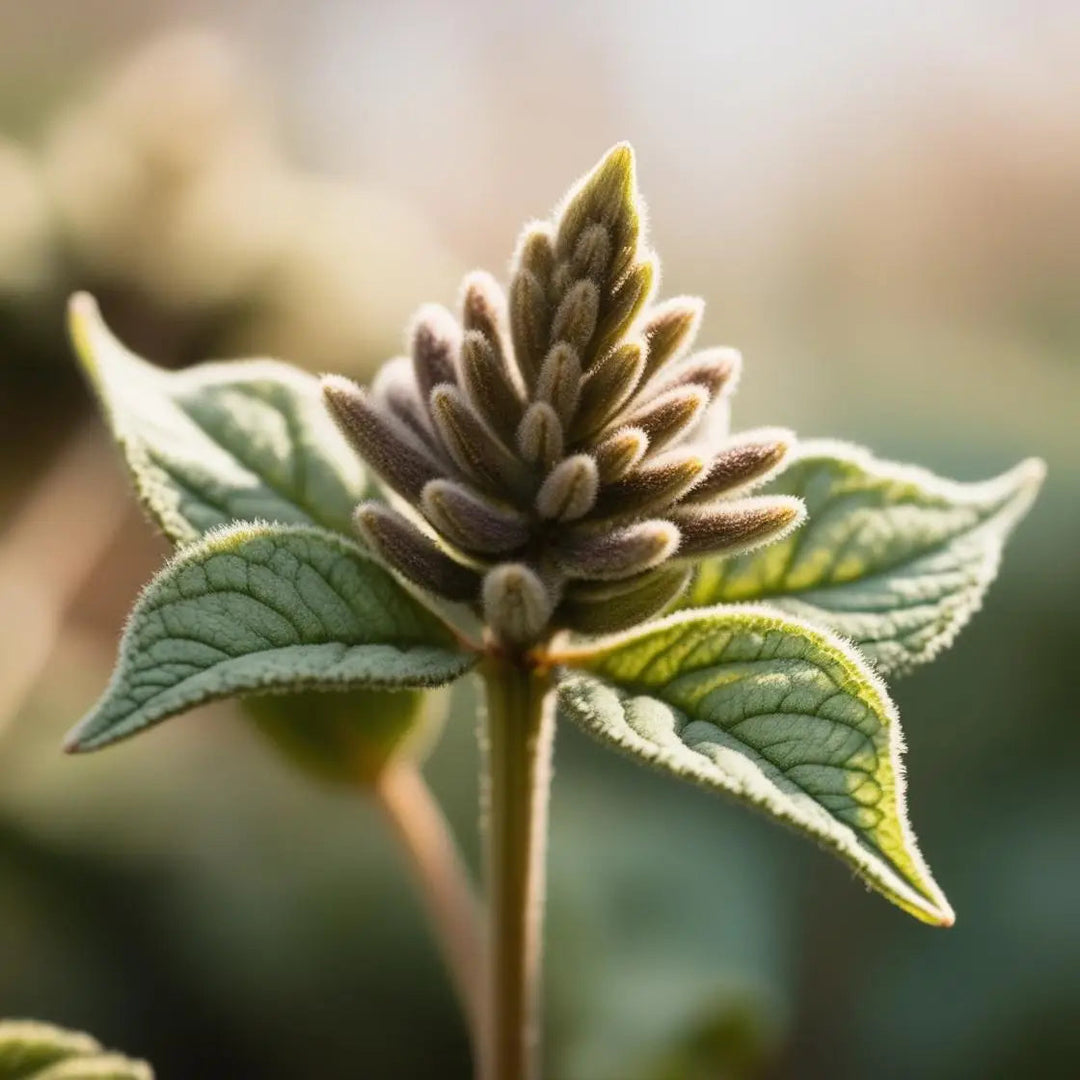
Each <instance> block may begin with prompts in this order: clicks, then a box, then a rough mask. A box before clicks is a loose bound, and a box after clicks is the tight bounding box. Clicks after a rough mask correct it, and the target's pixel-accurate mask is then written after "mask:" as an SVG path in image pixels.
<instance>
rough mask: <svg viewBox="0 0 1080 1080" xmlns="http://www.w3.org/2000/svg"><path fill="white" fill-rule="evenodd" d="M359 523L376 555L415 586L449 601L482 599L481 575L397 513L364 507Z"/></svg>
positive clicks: (360, 508) (374, 506)
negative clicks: (458, 560)
mask: <svg viewBox="0 0 1080 1080" xmlns="http://www.w3.org/2000/svg"><path fill="white" fill-rule="evenodd" d="M355 520H356V526H357V529H358V530H359V532H360V535H361V536H362V537H363V539H364V540H366V541H367V543H368V545H369V546H370V547H371V549H372V550H373V551H374V552H375V554H376V555H378V556H379V557H380V558H381V559H382V560H383V561H384V562H386V563H387V564H389V566H390V567H391V568H392V569H394V570H397V571H398V573H400V574H401V575H402V576H403V577H405V578H407V579H408V580H409V581H411V582H412V583H413V584H414V585H419V586H420V588H422V589H426V590H427V591H428V592H432V593H435V595H436V596H442V597H445V598H446V599H447V600H457V601H461V602H469V601H472V600H475V599H476V597H477V596H478V595H479V592H480V575H479V574H478V573H477V572H476V571H475V570H472V569H470V568H469V567H468V566H463V565H462V564H461V563H459V562H457V561H456V560H455V559H452V558H451V557H450V556H449V555H448V554H447V553H446V552H445V551H443V550H442V549H441V548H439V547H438V546H437V545H436V544H435V542H434V541H433V540H432V539H430V538H429V537H427V536H425V535H424V533H422V532H421V531H420V530H419V529H418V528H417V527H416V526H415V525H414V524H413V523H412V522H411V521H409V520H408V519H407V518H406V517H404V515H402V514H399V513H398V512H397V511H396V510H391V509H390V507H388V506H384V505H383V504H382V503H374V502H368V503H361V504H360V505H359V506H358V507H357V508H356V518H355Z"/></svg>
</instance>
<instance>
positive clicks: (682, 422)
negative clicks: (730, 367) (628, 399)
mask: <svg viewBox="0 0 1080 1080" xmlns="http://www.w3.org/2000/svg"><path fill="white" fill-rule="evenodd" d="M708 404H709V394H708V391H707V390H705V389H704V388H703V387H700V386H684V387H681V388H677V389H675V390H668V391H666V392H664V393H662V394H658V395H657V396H656V397H653V398H649V399H648V400H647V401H645V402H644V403H643V404H642V405H640V406H639V407H638V408H636V409H634V410H633V411H632V412H630V413H629V414H628V415H627V416H626V417H625V422H626V423H627V424H630V425H632V426H633V427H635V428H640V429H641V430H642V431H644V432H645V434H646V436H647V437H648V439H649V452H650V453H653V452H654V451H656V450H661V449H663V447H665V446H667V445H668V444H669V443H672V442H674V441H675V440H676V439H678V438H679V437H680V436H681V435H682V434H683V433H684V432H685V431H688V430H689V429H690V428H691V427H693V425H694V424H696V423H697V421H698V420H699V419H700V418H701V414H702V413H703V412H704V411H705V407H706V406H707V405H708Z"/></svg>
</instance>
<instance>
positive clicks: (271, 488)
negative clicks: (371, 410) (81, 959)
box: [70, 294, 366, 544]
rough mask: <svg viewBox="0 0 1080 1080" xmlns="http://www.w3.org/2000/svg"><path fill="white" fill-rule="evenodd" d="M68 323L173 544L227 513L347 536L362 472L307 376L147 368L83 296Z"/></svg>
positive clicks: (284, 370) (236, 365)
mask: <svg viewBox="0 0 1080 1080" xmlns="http://www.w3.org/2000/svg"><path fill="white" fill-rule="evenodd" d="M70 323H71V335H72V340H73V341H74V343H75V348H76V351H77V353H78V356H79V360H80V362H81V363H82V366H83V368H84V369H85V370H86V372H87V374H88V375H89V378H90V381H91V384H92V385H93V388H94V391H95V393H96V394H97V395H98V398H99V399H100V401H101V404H102V407H103V409H104V412H105V415H106V418H107V420H108V422H109V425H110V427H111V429H112V433H113V436H114V437H115V439H116V441H117V442H118V443H119V444H120V447H121V449H122V451H123V454H124V457H125V459H126V462H127V465H128V468H129V469H130V471H131V473H132V476H133V478H134V481H135V486H136V489H137V491H138V494H139V498H140V500H141V501H142V503H143V504H144V506H145V507H146V508H147V510H148V511H149V512H150V514H151V515H152V516H153V518H154V519H155V521H157V523H158V524H159V525H160V526H161V528H162V529H163V530H164V532H165V533H166V535H168V537H169V539H171V540H172V541H173V542H174V543H177V544H190V543H193V542H194V541H196V540H198V539H199V538H200V537H201V536H202V535H203V534H204V533H205V532H206V531H207V530H209V529H211V528H214V527H216V526H220V525H228V524H230V523H231V522H233V521H254V520H266V521H278V522H282V523H283V524H296V525H321V526H324V527H326V528H329V529H333V530H336V531H338V532H342V533H345V534H348V535H351V534H352V526H351V517H352V512H353V509H354V508H355V506H356V504H357V503H358V502H360V500H361V499H362V498H363V497H364V493H365V488H366V479H365V471H364V468H363V466H362V465H361V464H360V461H359V459H358V458H357V456H356V454H355V453H354V452H353V450H352V449H350V447H349V446H348V445H347V444H346V442H345V440H344V438H343V436H342V435H341V433H340V432H339V431H338V429H337V427H336V425H335V424H334V423H333V421H332V420H331V419H330V417H329V415H328V414H327V412H326V409H325V407H324V406H323V403H322V395H321V392H320V390H319V382H318V380H317V379H316V378H315V377H314V376H312V375H308V374H307V373H305V372H303V371H300V370H298V369H296V368H293V367H291V366H289V365H288V364H283V363H279V362H277V361H273V360H241V361H229V362H226V363H210V364H201V365H198V366H196V367H193V368H189V369H187V370H186V371H180V372H170V371H165V370H162V369H160V368H156V367H154V366H153V365H152V364H148V363H147V362H146V361H145V360H142V359H141V358H140V357H138V356H136V355H135V354H134V353H132V352H130V351H129V350H128V349H126V348H125V347H124V346H123V345H122V344H121V343H120V342H119V341H117V340H116V338H115V337H113V335H112V334H111V333H110V331H109V329H108V327H107V326H106V325H105V323H104V322H103V321H102V318H101V314H100V312H99V311H98V308H97V305H96V304H95V302H94V300H93V299H92V298H91V297H89V296H87V295H85V294H80V295H78V296H76V297H75V298H74V299H73V300H72V304H71V318H70Z"/></svg>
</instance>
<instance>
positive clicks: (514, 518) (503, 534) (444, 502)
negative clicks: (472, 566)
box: [420, 480, 529, 555]
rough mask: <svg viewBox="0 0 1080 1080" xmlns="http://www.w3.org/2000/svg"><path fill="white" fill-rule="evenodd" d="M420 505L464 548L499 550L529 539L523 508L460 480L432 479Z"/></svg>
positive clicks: (473, 550) (480, 552) (448, 536)
mask: <svg viewBox="0 0 1080 1080" xmlns="http://www.w3.org/2000/svg"><path fill="white" fill-rule="evenodd" d="M420 508H421V510H422V511H423V513H424V517H426V518H427V519H428V521H430V522H431V524H432V525H433V526H434V527H435V528H436V529H438V531H439V532H440V533H442V534H443V536H445V537H446V538H447V539H448V540H450V541H451V542H452V543H454V544H456V545H457V546H458V547H460V548H462V549H463V550H464V551H470V552H476V553H479V554H482V555H492V554H499V553H501V552H505V551H513V550H514V549H515V548H519V547H521V546H522V545H523V544H524V543H525V542H526V541H527V540H528V539H529V521H528V519H527V518H526V517H525V515H524V514H523V513H521V511H520V510H516V509H514V507H512V506H509V505H507V504H506V503H503V502H498V501H496V500H495V499H489V498H487V497H486V496H484V495H481V494H480V492H478V491H474V490H473V489H472V488H470V487H468V486H466V485H465V484H462V483H459V482H458V481H456V480H432V481H431V483H430V484H428V485H427V486H426V487H425V488H424V491H423V493H422V495H421V498H420Z"/></svg>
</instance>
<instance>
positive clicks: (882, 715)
mask: <svg viewBox="0 0 1080 1080" xmlns="http://www.w3.org/2000/svg"><path fill="white" fill-rule="evenodd" d="M556 660H557V662H558V663H561V664H563V663H564V664H567V665H570V666H571V667H572V668H576V669H579V670H577V671H564V672H563V675H562V678H561V680H560V683H559V690H558V693H559V701H560V704H561V706H562V708H563V710H564V711H565V713H566V714H567V715H569V716H570V717H571V718H572V719H574V720H575V721H577V723H579V724H580V725H581V726H582V727H584V728H585V729H586V730H587V731H589V732H591V733H592V734H593V735H595V736H597V737H598V738H599V739H601V740H603V741H605V742H608V743H611V744H612V745H614V746H616V747H618V748H619V749H621V750H624V751H625V752H627V753H628V754H630V755H631V756H632V757H635V758H637V759H639V760H642V761H645V762H648V763H650V764H652V765H656V766H659V767H660V768H662V769H664V770H666V771H668V772H671V773H674V774H675V775H676V776H680V777H682V778H684V779H687V780H691V781H694V782H696V783H698V784H701V785H703V786H705V787H707V788H711V789H713V790H716V791H723V792H727V793H729V794H731V795H734V796H735V797H736V798H738V799H741V800H742V801H744V802H747V803H749V804H751V805H753V806H756V807H758V808H760V809H761V810H764V811H765V812H766V813H768V814H770V815H771V816H772V817H774V818H777V819H779V820H780V821H783V822H786V823H788V824H790V825H793V826H795V827H796V828H797V829H800V830H801V831H803V832H805V833H807V834H808V835H810V836H811V837H813V838H815V839H816V840H818V841H819V842H820V843H821V844H823V845H824V846H825V847H827V848H830V849H832V850H833V851H834V852H836V854H838V855H840V856H841V857H842V858H844V859H845V860H847V862H848V863H850V864H851V866H852V867H853V868H854V869H855V871H856V872H857V873H859V874H860V875H861V876H862V877H864V878H865V879H866V881H867V882H869V884H870V885H872V886H873V887H874V888H875V889H877V890H878V891H879V892H881V893H883V894H884V895H885V896H887V897H888V898H889V899H890V900H892V901H893V902H894V903H895V904H897V905H899V906H900V907H902V908H903V909H904V910H905V911H908V912H910V913H911V914H912V915H914V916H916V917H917V918H919V919H922V920H923V921H925V922H930V923H935V924H938V925H942V926H947V925H950V924H951V923H952V921H953V914H952V911H951V909H950V908H949V904H948V902H947V901H946V899H945V897H944V896H943V895H942V893H941V891H940V890H939V889H938V887H937V885H936V884H935V883H934V880H933V878H932V877H931V875H930V871H929V870H928V869H927V867H926V865H925V863H924V862H923V860H922V857H921V856H920V855H919V851H918V848H917V847H916V844H915V838H914V836H913V834H912V832H911V829H910V827H909V825H908V823H907V816H906V809H905V801H904V776H903V770H902V768H901V765H900V752H901V746H902V743H901V737H900V727H899V721H898V718H897V715H896V709H895V707H894V706H893V703H892V702H891V701H890V700H889V697H888V695H887V693H886V691H885V688H884V686H883V685H882V684H881V682H880V680H879V679H878V678H877V677H876V676H875V675H874V673H873V672H872V671H870V670H869V669H868V667H867V666H866V663H865V661H864V660H863V659H862V658H861V657H860V656H859V655H858V653H856V652H855V650H854V649H852V648H850V647H849V646H847V645H845V644H844V643H843V642H842V641H841V640H840V639H839V638H837V637H835V636H834V635H833V634H831V633H829V632H828V631H824V630H818V629H814V628H812V627H810V626H808V625H806V624H804V623H802V622H800V621H798V620H796V619H793V618H790V617H788V616H785V615H782V614H779V613H777V612H775V611H771V610H770V609H768V608H755V607H750V606H747V607H731V608H711V609H708V610H704V611H686V612H679V613H677V614H675V615H671V616H668V617H667V618H665V619H661V620H659V621H657V622H654V623H650V624H647V625H646V626H643V627H640V628H638V629H637V630H634V631H631V632H628V633H625V634H621V635H614V636H612V637H610V638H604V639H600V640H596V641H593V642H589V643H585V644H582V645H581V646H580V647H578V648H571V649H570V650H569V651H567V652H565V653H563V654H561V655H558V656H557V657H556Z"/></svg>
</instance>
